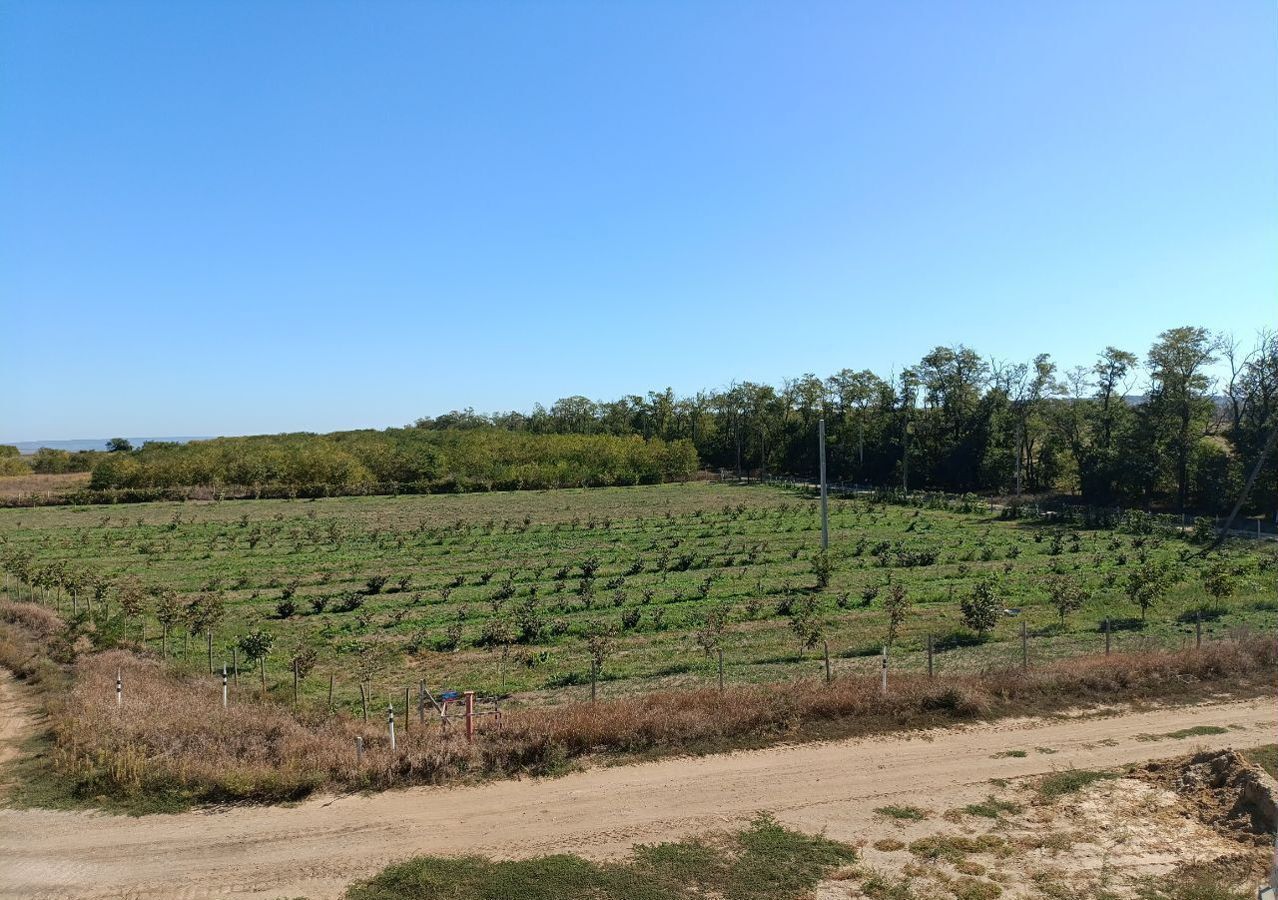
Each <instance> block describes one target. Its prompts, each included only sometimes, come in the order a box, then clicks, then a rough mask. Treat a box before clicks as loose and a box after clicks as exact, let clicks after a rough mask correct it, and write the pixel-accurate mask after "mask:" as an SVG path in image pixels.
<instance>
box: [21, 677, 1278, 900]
mask: <svg viewBox="0 0 1278 900" xmlns="http://www.w3.org/2000/svg"><path fill="white" fill-rule="evenodd" d="M6 695H7V696H6ZM14 704H16V699H15V697H14V687H13V685H12V683H11V682H9V683H7V684H6V683H5V682H3V681H0V715H3V716H4V718H5V721H4V723H0V735H3V734H10V733H20V732H21V731H22V730H23V728H24V727H25V726H24V725H23V724H22V722H21V716H20V715H16V716H15V713H14V712H13V710H14V709H16V708H17V707H16V706H15V705H14ZM15 720H17V721H18V724H14V722H15ZM1192 726H1219V727H1223V728H1226V729H1227V732H1226V733H1224V734H1219V735H1204V736H1199V737H1194V738H1191V739H1188V740H1161V741H1150V740H1148V739H1147V738H1146V737H1145V736H1148V735H1151V734H1154V735H1157V734H1165V733H1166V732H1169V731H1175V730H1178V729H1182V728H1188V727H1192ZM15 729H16V731H15ZM1276 731H1278V705H1276V703H1275V699H1274V698H1272V697H1267V698H1263V699H1257V700H1243V701H1227V702H1217V703H1206V704H1201V705H1198V706H1190V707H1175V708H1165V709H1147V710H1142V711H1135V712H1126V713H1117V712H1115V713H1113V714H1108V715H1102V716H1095V715H1093V716H1081V717H1074V718H1052V719H1040V720H1032V719H1021V720H1014V721H1004V722H994V723H982V724H977V725H971V726H966V727H959V728H950V729H937V730H933V731H928V732H915V733H912V734H906V735H888V736H879V737H872V738H861V739H856V740H850V741H838V742H829V743H819V744H800V745H794V746H783V747H774V748H770V749H766V750H757V751H749V752H741V753H732V754H724V755H717V756H707V757H697V758H687V759H669V760H662V761H659V762H653V763H644V764H639V765H629V766H616V767H610V768H595V769H591V770H588V771H584V772H578V773H574V774H571V775H567V776H564V777H562V778H556V779H527V780H523V781H498V782H492V783H488V784H482V785H473V786H459V787H451V788H450V787H423V788H409V789H404V790H399V791H388V792H385V793H381V794H377V795H373V796H341V797H331V796H330V797H323V798H316V799H313V800H309V801H306V802H304V803H302V804H299V805H297V806H293V807H245V808H235V809H230V810H220V811H209V810H201V811H195V812H187V813H180V814H177V815H160V816H148V817H144V818H140V819H134V818H126V817H114V816H107V815H103V814H96V813H83V812H78V813H77V812H59V811H51V810H17V809H0V897H3V898H72V897H73V898H107V897H110V898H117V897H121V896H128V897H131V898H151V897H155V898H160V897H163V898H188V900H203V898H222V897H259V898H261V897H268V898H271V897H281V896H287V897H299V896H303V897H308V898H312V900H320V898H333V897H339V896H340V895H341V893H342V891H343V890H344V888H345V886H346V885H347V884H349V883H350V882H351V881H352V880H354V879H356V878H360V877H365V876H367V875H369V874H371V873H373V872H375V871H377V870H378V869H379V868H381V867H382V866H384V865H385V864H387V863H388V862H391V861H394V860H397V859H403V858H405V857H407V856H411V855H413V854H415V853H461V852H477V853H486V854H492V855H495V856H505V857H519V856H528V855H533V854H538V853H547V852H559V851H570V852H576V853H581V854H583V855H585V856H589V857H593V858H606V857H612V856H618V855H622V854H625V853H626V852H628V851H629V849H630V848H631V846H632V845H633V844H635V843H650V842H654V841H661V840H669V839H674V838H677V837H680V836H682V835H686V834H690V833H696V832H701V831H706V830H714V829H718V828H723V827H727V826H731V825H735V824H737V823H739V822H742V821H744V820H746V819H748V818H750V817H751V816H752V815H754V814H755V813H757V812H759V811H762V810H767V811H769V812H772V813H773V814H774V815H776V816H777V818H778V819H779V820H780V821H781V822H783V823H785V824H787V825H790V826H793V827H796V828H800V829H802V830H805V831H814V832H815V831H821V830H824V831H825V832H826V833H827V834H828V835H829V836H830V837H833V838H836V839H842V840H851V839H854V838H855V837H857V835H858V834H859V833H861V832H862V831H864V830H865V829H866V828H867V827H868V826H870V825H871V824H872V822H871V820H872V817H873V810H874V808H875V807H877V806H883V805H885V804H887V803H912V804H915V805H919V806H923V807H928V808H932V809H938V810H940V809H946V808H950V807H954V806H960V805H963V804H966V803H970V802H973V801H974V800H978V799H980V798H982V797H983V796H984V795H985V794H986V793H988V791H989V779H991V778H1018V777H1025V776H1030V775H1037V774H1043V773H1047V772H1051V771H1053V770H1059V769H1064V768H1069V767H1077V768H1089V767H1108V766H1117V765H1123V764H1126V763H1135V762H1143V761H1146V760H1150V759H1158V758H1162V757H1167V756H1172V755H1175V754H1178V753H1183V752H1187V751H1189V750H1191V749H1194V748H1197V747H1204V748H1211V749H1218V748H1223V747H1227V746H1232V747H1238V748H1243V747H1249V746H1256V745H1259V744H1263V743H1269V742H1273V741H1274V740H1275V739H1276V735H1275V732H1276ZM1039 748H1043V750H1050V751H1054V752H1051V753H1047V752H1041V751H1040V750H1039ZM1008 750H1024V751H1026V752H1027V755H1026V756H1025V757H1021V758H1017V757H1007V756H999V755H998V754H1001V753H1004V752H1006V751H1008Z"/></svg>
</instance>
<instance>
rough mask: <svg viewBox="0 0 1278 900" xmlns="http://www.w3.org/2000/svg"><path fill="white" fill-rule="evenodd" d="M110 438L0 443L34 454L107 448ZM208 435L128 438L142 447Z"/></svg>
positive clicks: (197, 439)
mask: <svg viewBox="0 0 1278 900" xmlns="http://www.w3.org/2000/svg"><path fill="white" fill-rule="evenodd" d="M108 440H110V438H82V439H80V440H74V441H0V444H4V443H7V444H8V445H9V446H11V447H17V448H18V452H19V453H22V454H28V455H29V454H32V453H35V452H36V451H37V450H39V449H40V448H41V447H48V448H49V449H50V450H69V451H71V452H72V453H74V452H75V451H77V450H105V449H106V445H107V441H108ZM206 440H208V438H207V437H131V438H128V441H129V443H131V444H132V445H133V446H134V447H141V446H142V445H143V444H146V443H149V442H151V441H172V442H173V443H176V444H185V443H186V442H187V441H206Z"/></svg>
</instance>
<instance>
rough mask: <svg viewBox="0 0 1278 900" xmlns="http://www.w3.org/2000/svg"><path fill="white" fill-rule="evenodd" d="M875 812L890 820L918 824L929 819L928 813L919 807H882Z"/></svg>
mask: <svg viewBox="0 0 1278 900" xmlns="http://www.w3.org/2000/svg"><path fill="white" fill-rule="evenodd" d="M874 811H875V813H877V814H878V815H880V816H884V817H885V818H888V819H901V820H903V821H908V822H918V821H922V820H923V819H926V818H927V812H925V811H924V810H921V809H919V808H918V807H917V806H880V807H878V808H877V809H876V810H874Z"/></svg>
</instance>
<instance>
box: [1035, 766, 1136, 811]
mask: <svg viewBox="0 0 1278 900" xmlns="http://www.w3.org/2000/svg"><path fill="white" fill-rule="evenodd" d="M1117 777H1118V775H1117V774H1115V773H1114V772H1102V771H1100V770H1098V769H1066V770H1065V771H1063V772H1056V773H1053V774H1051V775H1048V776H1047V777H1046V778H1044V779H1043V780H1042V781H1040V782H1039V785H1038V794H1039V796H1040V797H1042V798H1043V799H1044V800H1046V801H1048V802H1049V803H1050V802H1051V801H1053V800H1055V799H1056V798H1057V797H1061V796H1064V795H1065V794H1073V793H1076V792H1077V791H1081V790H1082V789H1083V788H1085V787H1087V786H1088V785H1089V784H1094V783H1095V782H1097V781H1105V780H1107V779H1110V778H1117Z"/></svg>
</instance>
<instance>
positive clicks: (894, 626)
mask: <svg viewBox="0 0 1278 900" xmlns="http://www.w3.org/2000/svg"><path fill="white" fill-rule="evenodd" d="M912 605H913V601H912V600H911V599H910V595H909V593H908V592H907V591H906V590H905V585H903V584H900V583H899V582H898V583H897V584H894V585H892V586H891V587H889V588H888V592H887V596H886V597H884V598H883V611H884V612H886V613H887V617H888V632H887V645H888V646H889V647H891V646H892V645H894V644H895V643H896V637H897V635H898V634H899V633H900V630H901V624H902V623H903V622H904V621H905V617H906V616H907V615H908V614H909V612H910V607H911V606H912Z"/></svg>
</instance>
